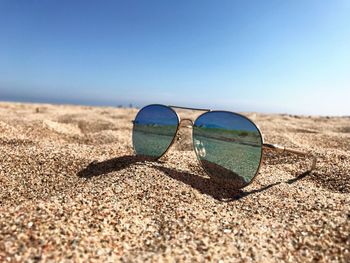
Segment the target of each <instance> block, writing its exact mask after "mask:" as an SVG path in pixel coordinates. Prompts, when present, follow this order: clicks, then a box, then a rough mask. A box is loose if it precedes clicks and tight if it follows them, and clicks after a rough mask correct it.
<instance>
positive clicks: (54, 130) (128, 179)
mask: <svg viewBox="0 0 350 263" xmlns="http://www.w3.org/2000/svg"><path fill="white" fill-rule="evenodd" d="M136 113H137V110H136V109H119V108H102V107H101V108H100V107H87V106H67V105H47V104H20V103H5V102H3V103H0V154H1V155H0V156H1V159H0V261H1V262H3V261H23V260H32V261H39V260H44V261H48V260H56V261H64V260H67V261H86V260H87V259H89V260H91V261H103V262H105V261H116V260H123V261H132V262H135V261H140V262H143V261H172V260H173V259H178V260H179V261H206V260H208V261H218V260H223V261H224V262H236V261H237V262H240V261H246V262H250V261H258V262H280V261H290V262H306V261H312V260H314V261H327V262H328V261H335V262H341V261H343V262H346V261H347V262H349V261H350V234H349V233H350V117H308V116H292V115H265V114H257V113H249V114H246V115H247V116H248V117H250V118H251V119H253V120H254V121H255V122H256V123H257V124H258V125H259V127H260V128H261V130H262V132H263V133H264V138H265V142H270V143H278V144H282V145H285V146H289V147H293V148H296V149H300V150H306V151H312V152H313V153H314V154H315V155H316V156H317V158H318V163H317V169H316V170H315V171H314V172H312V173H310V174H307V173H305V171H306V170H307V165H310V160H303V159H302V158H297V157H295V156H292V155H286V154H281V155H276V154H272V153H268V154H267V157H266V159H265V161H264V164H263V166H262V168H261V170H260V173H259V175H258V176H257V178H256V180H255V181H254V182H253V183H252V184H251V185H249V186H248V187H246V188H244V189H243V190H241V191H234V190H231V189H226V188H224V187H222V186H221V185H218V184H216V183H214V182H213V181H212V180H210V179H209V178H208V176H206V175H205V173H204V172H203V170H202V169H201V168H200V165H199V163H198V161H197V159H196V157H195V154H194V152H193V150H192V146H191V139H190V135H191V134H190V130H189V129H185V128H184V129H183V130H181V135H182V136H181V137H182V139H181V140H180V141H181V144H180V141H179V142H178V143H176V144H175V145H174V146H173V147H172V148H171V150H170V151H169V152H168V153H167V155H166V156H165V157H164V158H163V159H162V160H161V161H160V162H143V161H141V160H139V159H138V158H135V157H133V150H132V145H131V130H132V123H131V120H132V119H133V118H134V116H135V114H136ZM195 115H198V113H194V112H191V111H189V112H187V113H186V112H185V111H180V116H186V117H187V116H189V117H195Z"/></svg>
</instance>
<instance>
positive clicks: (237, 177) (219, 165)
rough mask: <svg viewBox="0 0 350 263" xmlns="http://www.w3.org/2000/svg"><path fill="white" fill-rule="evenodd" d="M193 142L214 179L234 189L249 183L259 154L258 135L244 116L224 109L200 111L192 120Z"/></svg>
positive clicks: (259, 140) (253, 125)
mask: <svg viewBox="0 0 350 263" xmlns="http://www.w3.org/2000/svg"><path fill="white" fill-rule="evenodd" d="M193 145H194V149H195V152H196V155H197V157H198V159H199V160H200V162H201V163H202V165H203V167H204V169H205V170H206V172H207V173H208V174H209V176H210V177H211V178H213V179H214V180H216V181H218V182H220V183H225V184H226V185H228V186H230V187H233V188H235V189H238V188H242V187H244V186H246V185H247V184H249V183H250V181H251V180H252V179H253V177H254V176H255V174H256V172H257V170H258V168H259V165H260V160H261V157H262V138H261V134H260V132H259V130H258V128H257V127H256V126H255V124H254V123H253V122H251V121H250V120H248V119H247V118H245V117H243V116H241V115H238V114H235V113H232V112H224V111H212V112H207V113H204V114H202V115H201V116H199V117H198V119H197V120H196V121H195V123H194V127H193Z"/></svg>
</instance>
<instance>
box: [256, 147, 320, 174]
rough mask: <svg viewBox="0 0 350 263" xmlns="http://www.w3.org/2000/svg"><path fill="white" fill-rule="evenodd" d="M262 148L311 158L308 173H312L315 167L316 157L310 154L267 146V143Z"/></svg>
mask: <svg viewBox="0 0 350 263" xmlns="http://www.w3.org/2000/svg"><path fill="white" fill-rule="evenodd" d="M263 148H265V149H270V150H273V151H277V152H280V153H284V152H289V153H294V154H297V155H301V156H310V157H311V158H312V166H311V169H310V171H312V170H313V169H315V167H316V156H314V155H313V154H311V153H310V152H303V151H298V150H295V149H291V148H287V147H284V146H280V145H277V144H269V143H264V144H263Z"/></svg>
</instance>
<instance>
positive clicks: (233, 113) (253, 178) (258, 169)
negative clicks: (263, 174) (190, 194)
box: [192, 110, 264, 190]
mask: <svg viewBox="0 0 350 263" xmlns="http://www.w3.org/2000/svg"><path fill="white" fill-rule="evenodd" d="M210 113H230V114H232V115H234V116H239V117H242V118H244V119H246V120H247V121H249V122H250V123H251V124H253V125H254V127H255V128H256V129H257V131H258V132H259V135H260V142H261V147H260V161H259V166H258V168H257V170H256V172H255V175H254V176H253V177H252V179H251V180H250V181H249V182H248V183H246V184H245V185H243V186H241V187H239V188H235V190H238V189H243V188H245V187H247V186H248V185H250V184H251V183H252V182H253V181H254V180H255V178H256V176H257V175H258V173H259V171H260V168H261V165H262V162H263V159H264V151H263V145H264V137H263V134H262V132H261V130H260V128H259V126H258V125H256V124H255V123H254V122H253V121H252V120H251V119H249V118H248V117H247V116H244V115H242V114H239V113H236V112H232V111H225V110H210V111H207V112H204V113H202V114H200V115H199V116H198V117H197V118H196V119H195V120H194V122H193V128H192V144H193V150H194V152H195V154H196V157H197V160H198V162H199V163H200V165H201V167H202V169H203V170H204V171H205V172H206V174H208V175H209V177H210V178H211V177H212V176H211V175H210V173H209V172H208V171H207V169H206V168H205V167H204V165H203V164H202V160H201V159H200V158H199V156H198V154H197V151H196V150H195V148H194V147H195V143H194V134H193V132H194V127H195V126H196V122H197V120H198V119H199V118H201V117H202V116H203V115H206V114H210Z"/></svg>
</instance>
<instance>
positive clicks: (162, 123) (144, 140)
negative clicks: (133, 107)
mask: <svg viewBox="0 0 350 263" xmlns="http://www.w3.org/2000/svg"><path fill="white" fill-rule="evenodd" d="M178 124H179V118H178V116H177V114H176V113H175V111H174V110H173V109H171V108H169V107H167V106H163V105H149V106H146V107H144V108H142V109H141V110H140V111H139V113H138V114H137V116H136V118H135V121H134V127H133V132H132V142H133V147H134V151H135V153H136V154H137V155H143V156H147V157H154V158H159V157H161V156H162V155H163V154H164V153H165V152H166V150H167V149H168V148H169V146H170V145H171V143H172V141H173V139H174V137H175V135H176V131H177V127H178Z"/></svg>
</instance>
